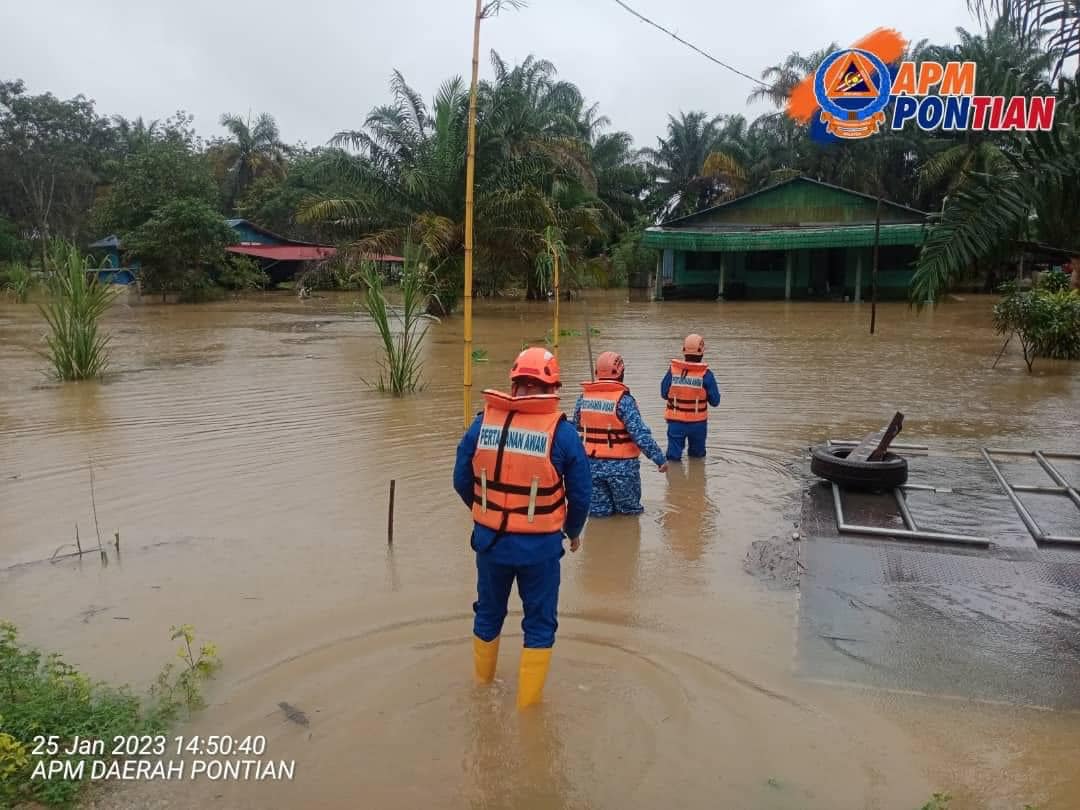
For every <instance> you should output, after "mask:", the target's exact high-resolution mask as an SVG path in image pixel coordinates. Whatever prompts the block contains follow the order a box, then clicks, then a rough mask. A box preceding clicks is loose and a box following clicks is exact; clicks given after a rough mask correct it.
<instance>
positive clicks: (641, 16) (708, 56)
mask: <svg viewBox="0 0 1080 810" xmlns="http://www.w3.org/2000/svg"><path fill="white" fill-rule="evenodd" d="M615 2H616V3H618V4H619V5H620V6H622V7H623V9H625V10H626V11H629V12H630V13H631V14H633V15H634V16H635V17H637V18H638V19H639V20H641V21H642V22H644V23H648V24H649V25H651V26H652V27H653V28H656V29H658V30H660V31H663V32H664V33H665V34H667V35H668V36H669V37H671V38H672V39H674V40H676V41H678V42H681V43H682V44H683V45H685V46H686V47H687V48H690V49H691V50H694V51H697V52H698V53H700V54H701V55H702V56H704V57H705V58H706V59H708V60H710V61H712V62H716V64H718V65H720V67H722V68H727V69H728V70H730V71H731V72H732V73H737V74H738V75H740V76H742V77H743V78H745V79H749V80H750V81H752V82H754V83H755V84H760V85H761V86H762V87H772V85H770V84H766V83H765V82H763V81H761V79H756V78H754V77H753V76H751V75H750V74H749V73H743V72H742V71H741V70H739V69H738V68H734V67H732V66H731V65H729V64H728V63H727V62H722V61H720V60H719V59H717V58H716V57H715V56H713V55H712V54H710V53H706V52H705V51H703V50H701V48H699V47H697V46H696V45H694V44H693V43H691V42H687V41H686V40H685V39H683V38H682V37H680V36H679V35H678V34H676V33H674V32H673V31H669V30H668V29H666V28H664V26H662V25H660V24H659V23H655V22H653V21H652V20H650V19H649V18H648V17H646V16H645V15H644V14H641V13H639V12H637V11H635V10H634V9H632V8H630V6H628V5H626V3H624V2H623V0H615Z"/></svg>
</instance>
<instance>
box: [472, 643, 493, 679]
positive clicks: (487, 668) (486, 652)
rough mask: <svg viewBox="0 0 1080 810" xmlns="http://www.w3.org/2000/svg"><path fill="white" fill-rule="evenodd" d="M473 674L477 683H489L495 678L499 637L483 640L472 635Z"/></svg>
mask: <svg viewBox="0 0 1080 810" xmlns="http://www.w3.org/2000/svg"><path fill="white" fill-rule="evenodd" d="M472 650H473V674H474V675H475V676H476V682H477V683H491V682H492V681H493V680H495V664H496V662H497V661H498V660H499V637H498V636H495V638H493V639H492V640H491V641H484V640H483V639H482V638H479V637H478V636H473V640H472Z"/></svg>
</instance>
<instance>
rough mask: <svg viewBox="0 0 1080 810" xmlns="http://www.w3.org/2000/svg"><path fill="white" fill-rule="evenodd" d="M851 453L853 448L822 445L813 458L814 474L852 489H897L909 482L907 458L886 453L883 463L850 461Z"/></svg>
mask: <svg viewBox="0 0 1080 810" xmlns="http://www.w3.org/2000/svg"><path fill="white" fill-rule="evenodd" d="M851 450H852V448H850V447H830V446H829V445H826V444H822V445H818V446H817V447H815V448H814V451H813V455H812V457H811V459H810V471H811V472H812V473H814V475H816V476H818V477H819V478H824V479H825V480H826V481H832V482H833V483H835V484H839V485H840V486H842V487H847V488H848V489H864V490H882V489H895V488H896V487H898V486H901V485H903V484H906V483H907V478H908V463H907V459H905V458H901V457H900V456H898V455H896V454H895V453H886V454H885V458H884V459H883V460H881V461H848V460H847V455H848V453H850V452H851Z"/></svg>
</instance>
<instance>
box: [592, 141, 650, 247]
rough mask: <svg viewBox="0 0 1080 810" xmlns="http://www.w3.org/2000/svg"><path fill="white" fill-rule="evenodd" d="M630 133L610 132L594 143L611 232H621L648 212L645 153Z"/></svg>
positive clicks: (598, 186) (594, 165) (598, 192)
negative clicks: (646, 208)
mask: <svg viewBox="0 0 1080 810" xmlns="http://www.w3.org/2000/svg"><path fill="white" fill-rule="evenodd" d="M633 145H634V140H633V138H632V137H631V136H630V134H629V133H627V132H609V133H604V134H603V135H599V136H596V138H595V139H594V140H592V141H591V142H590V148H589V158H590V162H591V163H592V170H593V174H594V176H595V177H596V196H597V198H598V199H599V200H600V202H601V203H603V205H604V206H605V211H606V213H607V214H608V221H609V225H610V226H611V227H610V230H611V232H612V233H613V234H614V233H615V232H618V231H621V230H622V229H623V228H624V227H625V226H627V225H628V224H630V223H631V222H634V221H635V220H636V219H637V218H638V217H639V216H640V215H641V214H642V213H643V211H644V208H645V203H644V199H643V197H644V194H645V190H646V188H647V187H648V184H649V178H648V173H647V171H646V169H645V165H644V163H643V162H642V160H641V156H640V155H639V153H638V152H637V150H635V149H634V146H633Z"/></svg>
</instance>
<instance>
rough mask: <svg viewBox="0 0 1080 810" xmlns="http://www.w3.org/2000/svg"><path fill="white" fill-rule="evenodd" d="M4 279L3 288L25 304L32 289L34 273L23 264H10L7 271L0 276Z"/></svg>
mask: <svg viewBox="0 0 1080 810" xmlns="http://www.w3.org/2000/svg"><path fill="white" fill-rule="evenodd" d="M0 278H3V279H4V289H6V290H7V291H8V293H10V294H11V297H12V298H14V299H15V300H16V301H17V302H18V303H20V304H25V303H26V301H27V299H28V298H29V297H30V291H31V290H33V289H34V274H33V273H31V272H30V270H29V269H28V268H27V267H26V265H24V264H19V263H15V264H12V265H11V266H10V267H9V268H8V269H7V272H6V273H4V274H3V276H0Z"/></svg>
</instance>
